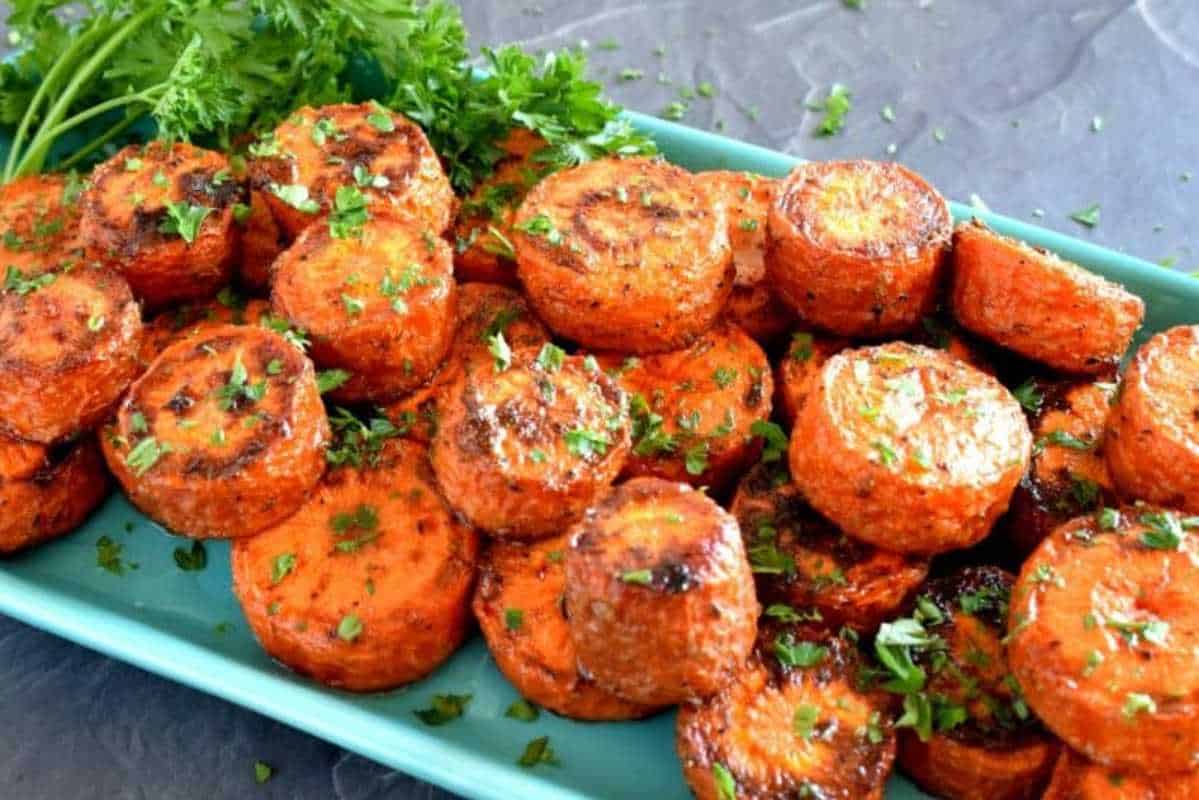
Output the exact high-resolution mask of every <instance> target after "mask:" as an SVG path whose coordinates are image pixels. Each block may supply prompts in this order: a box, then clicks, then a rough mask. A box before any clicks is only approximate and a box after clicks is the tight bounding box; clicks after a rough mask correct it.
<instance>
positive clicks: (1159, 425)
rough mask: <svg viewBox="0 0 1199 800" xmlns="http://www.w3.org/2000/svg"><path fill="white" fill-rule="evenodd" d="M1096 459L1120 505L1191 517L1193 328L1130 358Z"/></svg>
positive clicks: (1195, 431) (1195, 470)
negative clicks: (1102, 461)
mask: <svg viewBox="0 0 1199 800" xmlns="http://www.w3.org/2000/svg"><path fill="white" fill-rule="evenodd" d="M1104 455H1105V457H1106V460H1107V468H1108V469H1109V470H1110V471H1111V475H1112V479H1113V480H1114V481H1115V482H1116V487H1117V488H1118V489H1119V490H1120V491H1121V492H1122V493H1123V494H1125V495H1126V496H1127V497H1128V498H1130V499H1137V500H1145V501H1148V502H1150V503H1159V504H1162V505H1168V506H1172V507H1175V508H1183V509H1186V510H1187V511H1192V512H1194V511H1199V325H1181V326H1178V327H1176V328H1171V329H1170V330H1168V331H1163V332H1162V333H1159V334H1157V335H1156V336H1154V337H1153V338H1152V339H1150V340H1149V341H1148V342H1146V343H1145V344H1144V345H1143V346H1142V347H1141V348H1140V349H1139V350H1138V351H1137V354H1136V356H1135V357H1134V358H1133V360H1132V364H1131V366H1129V368H1128V371H1127V373H1125V375H1124V382H1123V384H1122V385H1121V387H1120V398H1119V400H1118V401H1117V402H1116V407H1115V408H1114V409H1113V411H1112V414H1111V416H1110V417H1108V425H1107V434H1106V437H1105V445H1104Z"/></svg>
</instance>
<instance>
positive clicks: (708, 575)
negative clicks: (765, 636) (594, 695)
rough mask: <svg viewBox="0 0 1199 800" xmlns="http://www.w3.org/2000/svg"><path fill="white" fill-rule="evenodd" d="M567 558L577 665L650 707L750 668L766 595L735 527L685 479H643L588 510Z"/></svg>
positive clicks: (714, 686) (709, 688)
mask: <svg viewBox="0 0 1199 800" xmlns="http://www.w3.org/2000/svg"><path fill="white" fill-rule="evenodd" d="M570 536H571V538H570V549H569V550H568V552H567V554H566V613H567V616H568V618H569V619H570V632H571V638H572V640H573V641H574V645H575V649H576V650H577V651H578V660H579V668H580V670H582V672H583V674H584V675H587V676H589V677H590V678H592V679H593V680H595V682H596V684H598V685H599V686H600V687H602V688H604V689H607V690H608V691H610V692H613V693H614V694H617V695H619V696H621V697H623V698H625V699H626V700H631V701H634V702H638V703H645V704H651V705H657V704H662V705H666V704H672V703H680V702H686V701H694V700H698V699H701V698H704V697H707V696H709V695H712V694H714V693H715V692H717V691H719V690H720V689H721V688H722V687H723V686H724V685H725V684H727V683H728V682H729V681H730V680H731V679H732V677H733V676H734V675H735V674H736V673H737V671H738V670H739V669H740V668H741V667H742V665H743V664H744V661H745V658H746V656H747V655H748V654H749V652H750V649H751V648H752V646H753V642H754V636H755V635H756V632H757V624H756V622H757V616H758V611H759V606H758V601H757V600H756V599H755V597H754V588H753V576H752V574H751V573H750V568H749V562H748V561H747V560H746V557H745V549H744V547H743V545H742V543H741V535H740V532H739V531H738V529H737V522H736V520H735V519H733V517H732V516H731V515H730V514H728V512H726V511H725V510H724V509H722V508H720V506H718V505H716V503H714V502H713V501H712V500H710V499H708V497H707V496H705V495H704V494H702V493H700V492H698V491H696V490H694V489H692V488H691V487H690V486H687V485H686V484H682V483H672V482H669V481H664V480H661V479H659V478H634V479H633V480H631V481H628V482H627V483H624V484H621V485H620V486H618V487H616V488H615V489H614V490H613V491H612V492H611V494H609V495H608V496H607V497H606V498H604V500H602V501H601V502H600V503H598V504H596V505H594V506H592V507H591V508H589V509H588V510H587V513H586V514H585V515H584V517H583V519H582V520H581V521H580V522H579V523H578V524H577V525H576V526H575V527H574V528H573V529H572V531H571V535H570Z"/></svg>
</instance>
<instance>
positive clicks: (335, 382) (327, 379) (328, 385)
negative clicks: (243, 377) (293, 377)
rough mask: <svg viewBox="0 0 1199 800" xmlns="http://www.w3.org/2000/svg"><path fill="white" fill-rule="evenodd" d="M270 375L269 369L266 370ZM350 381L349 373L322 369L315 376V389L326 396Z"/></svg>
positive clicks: (341, 370) (340, 370)
mask: <svg viewBox="0 0 1199 800" xmlns="http://www.w3.org/2000/svg"><path fill="white" fill-rule="evenodd" d="M267 372H268V373H270V369H269V368H268V369H267ZM349 379H350V373H349V372H348V371H346V370H344V369H324V370H321V371H320V372H318V373H317V374H316V388H317V391H319V392H320V393H321V394H327V393H329V392H331V391H333V390H334V389H337V388H338V387H340V386H343V385H345V382H346V381H348V380H349Z"/></svg>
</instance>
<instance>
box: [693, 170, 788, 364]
mask: <svg viewBox="0 0 1199 800" xmlns="http://www.w3.org/2000/svg"><path fill="white" fill-rule="evenodd" d="M695 179H696V181H698V182H699V184H700V186H702V187H704V188H705V189H706V190H707V191H708V193H709V194H711V195H712V199H713V200H714V201H715V202H717V203H720V204H723V205H724V208H725V218H726V220H727V225H728V232H729V243H730V245H731V246H732V248H733V267H734V269H735V270H736V273H737V274H736V277H735V278H734V279H733V292H732V294H731V295H729V302H728V305H727V306H726V307H725V311H724V313H725V316H726V317H727V318H728V320H729V321H730V322H732V323H733V324H735V325H737V326H738V327H740V328H741V329H743V330H744V331H745V332H746V333H748V334H749V335H750V336H752V337H753V338H754V339H756V340H758V341H759V342H762V343H767V342H770V341H772V340H773V339H775V338H777V337H778V336H779V335H780V334H782V333H783V332H784V331H786V330H787V328H788V327H789V326H790V325H791V321H792V318H793V317H794V316H795V315H794V314H792V313H791V309H789V308H787V306H786V305H784V304H783V302H782V301H781V300H779V299H778V298H777V297H775V295H774V292H773V291H772V290H771V288H770V285H769V284H768V283H767V281H766V261H765V257H766V255H765V254H766V216H767V214H768V212H769V210H770V204H771V202H773V200H774V192H775V189H776V187H777V186H778V181H776V180H773V179H771V178H765V177H762V176H761V175H753V174H751V173H748V172H732V171H724V170H721V171H716V172H700V173H698V174H697V175H696V176H695Z"/></svg>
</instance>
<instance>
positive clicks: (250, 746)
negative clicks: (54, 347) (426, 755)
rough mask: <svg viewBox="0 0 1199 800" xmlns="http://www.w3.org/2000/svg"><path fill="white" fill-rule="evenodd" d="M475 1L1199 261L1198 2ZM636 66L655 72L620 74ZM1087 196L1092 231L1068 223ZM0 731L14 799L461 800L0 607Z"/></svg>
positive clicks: (706, 109) (708, 112) (517, 36)
mask: <svg viewBox="0 0 1199 800" xmlns="http://www.w3.org/2000/svg"><path fill="white" fill-rule="evenodd" d="M463 5H464V7H465V16H466V18H467V21H468V24H469V27H470V29H471V31H472V32H473V34H474V41H475V42H476V43H500V42H506V41H511V40H519V41H522V42H524V43H526V44H528V45H530V46H532V47H545V48H550V47H558V46H562V45H573V44H578V43H579V42H580V41H582V40H586V41H588V42H589V43H590V50H591V54H592V59H593V64H594V66H595V67H596V68H597V69H599V70H602V72H601V73H600V75H601V77H603V78H604V79H605V80H606V81H607V82H608V83H609V85H610V86H611V89H612V94H613V95H614V96H615V97H616V98H617V99H619V100H620V101H622V102H623V103H625V104H626V105H627V106H628V107H630V108H635V109H640V110H644V111H648V112H651V113H654V112H657V111H659V110H661V109H662V108H664V107H665V106H666V105H668V104H669V103H670V102H672V101H675V100H679V99H680V97H679V93H678V92H679V88H680V87H691V88H694V87H695V86H697V85H699V84H700V83H702V82H704V81H707V82H710V83H711V84H712V85H713V87H714V90H715V91H714V96H713V97H712V98H710V99H706V98H702V97H696V98H695V99H692V100H690V101H689V102H688V105H689V110H688V112H687V113H686V115H685V116H684V118H683V120H682V121H683V122H684V123H685V124H689V125H693V126H696V127H700V128H708V129H716V128H723V132H724V133H725V134H727V135H729V136H732V137H735V138H741V139H746V140H749V141H752V142H757V143H759V144H763V145H767V146H769V147H775V148H779V149H783V150H787V151H789V152H792V153H795V154H798V155H802V156H805V157H807V158H814V159H827V158H840V157H852V156H864V157H872V158H881V157H885V156H886V155H887V148H888V145H890V144H894V145H895V153H894V158H896V159H899V160H902V161H903V162H905V163H907V164H908V165H910V166H912V167H913V168H915V169H916V170H918V171H920V172H922V173H923V174H924V175H926V176H927V177H928V178H929V179H930V180H931V181H932V182H933V183H934V184H935V185H936V186H938V187H939V188H940V189H941V190H942V191H943V192H944V193H945V194H946V195H948V196H949V197H952V198H955V199H959V200H963V201H969V199H970V197H971V195H972V194H976V195H978V197H980V198H981V199H982V201H983V202H985V203H986V204H987V205H988V206H989V207H990V208H992V209H993V210H995V211H998V212H1001V213H1005V214H1009V215H1011V216H1014V217H1018V218H1022V219H1025V220H1029V221H1032V222H1036V223H1038V224H1041V225H1044V226H1047V227H1050V228H1055V229H1057V230H1061V231H1065V232H1067V233H1069V234H1072V235H1075V236H1079V237H1081V238H1084V239H1090V240H1093V241H1095V242H1098V243H1100V244H1103V245H1106V246H1108V247H1112V248H1115V249H1118V250H1125V251H1127V252H1129V253H1133V254H1136V255H1139V256H1142V257H1144V258H1147V259H1150V260H1154V261H1156V260H1159V259H1169V258H1174V259H1176V265H1175V268H1177V269H1182V270H1186V271H1192V270H1196V269H1199V253H1196V252H1195V249H1194V248H1195V246H1196V241H1195V237H1196V233H1197V232H1199V225H1197V224H1196V223H1195V222H1193V220H1192V218H1191V216H1190V211H1191V209H1192V208H1193V206H1194V201H1195V198H1196V197H1197V196H1199V135H1197V133H1196V132H1199V4H1196V3H1195V2H1193V0H1137V2H1130V1H1129V0H1052V1H1051V2H1046V1H1045V0H867V2H866V9H865V10H864V11H853V10H850V9H848V8H846V7H845V6H844V5H843V3H842V2H841V0H823V2H811V1H809V0H804V1H802V2H801V1H800V0H770V1H768V0H755V1H752V2H728V0H691V1H690V2H688V1H686V0H674V1H668V2H642V3H637V2H623V3H622V2H594V0H562V1H561V2H541V3H529V2H514V1H513V0H497V2H482V1H478V2H465V3H463ZM2 7H3V4H2V3H0V9H2ZM610 43H615V45H616V46H615V47H613V46H611V44H610ZM658 47H661V48H663V52H662V54H661V55H655V53H654V51H655V48H658ZM625 68H632V69H638V70H643V71H644V76H643V77H641V78H640V79H636V80H621V79H620V78H619V73H620V71H621V70H623V69H625ZM659 73H661V74H662V76H663V78H664V79H665V80H669V81H670V83H669V84H665V83H661V82H659V80H658V75H659ZM833 83H841V84H844V85H845V86H846V87H848V88H849V89H850V90H851V91H852V93H853V110H852V111H851V112H850V114H849V115H848V118H847V123H846V126H845V130H844V131H843V132H842V133H841V134H840V135H837V136H834V137H830V138H824V139H821V138H816V137H814V136H813V134H812V131H813V128H814V126H815V124H816V122H817V120H818V117H819V115H818V114H814V113H812V112H810V111H806V110H805V108H804V104H805V102H808V101H813V100H815V99H817V98H821V97H823V96H824V95H825V94H826V93H827V91H828V89H829V87H830V86H831V85H832V84H833ZM888 105H889V106H891V107H892V108H893V110H894V122H893V123H889V122H887V121H886V120H884V119H883V118H882V116H881V113H880V112H881V110H882V109H883V107H884V106H888ZM1097 117H1098V118H1101V120H1102V125H1101V126H1099V127H1102V130H1100V131H1098V132H1096V131H1094V130H1093V129H1092V128H1093V120H1094V119H1095V118H1097ZM937 131H940V132H941V135H937V134H936V132H937ZM939 139H940V141H939ZM1192 171H1193V172H1195V173H1196V178H1195V179H1194V180H1190V173H1191V172H1192ZM1092 203H1099V204H1100V205H1101V207H1102V214H1101V221H1100V223H1099V225H1098V226H1096V227H1095V228H1094V229H1088V228H1085V227H1083V226H1081V225H1079V224H1077V223H1075V222H1072V221H1071V220H1070V219H1069V215H1070V214H1071V213H1072V212H1074V211H1077V210H1079V209H1081V208H1084V207H1086V206H1089V205H1091V204H1092ZM1037 210H1040V214H1037V213H1036V212H1037ZM1042 214H1043V216H1041V215H1042ZM0 719H2V720H3V721H4V724H3V725H0V786H2V787H4V788H3V790H2V791H0V794H2V795H3V796H4V797H5V798H12V800H43V799H44V800H63V798H84V797H87V798H91V797H97V798H99V797H103V798H114V799H115V798H153V799H154V800H168V799H169V798H193V797H203V798H205V799H206V800H224V798H231V799H232V798H243V797H249V796H252V797H263V798H267V797H280V798H283V797H288V798H331V797H332V798H339V800H375V799H379V800H381V799H382V798H388V800H426V799H431V798H438V799H439V800H440V799H442V798H448V797H449V795H447V794H445V793H443V792H440V791H438V790H436V789H433V788H432V787H429V786H427V785H424V784H421V783H419V782H417V781H413V780H411V779H409V778H407V777H405V776H403V775H400V774H398V773H396V772H394V771H392V770H389V769H387V768H385V767H381V766H378V765H376V764H374V763H373V762H370V761H368V760H366V759H363V758H361V757H358V756H355V755H352V754H349V753H346V752H344V751H342V750H340V749H339V748H336V747H333V746H332V745H328V744H325V743H324V742H321V741H319V740H316V739H313V738H311V737H309V736H307V735H305V734H302V733H298V732H296V731H293V730H291V729H289V728H287V727H285V726H283V725H280V724H277V723H274V722H271V721H269V720H267V719H265V718H263V717H260V716H258V715H256V714H253V713H251V712H249V711H245V710H242V709H240V708H237V707H235V706H232V705H230V704H228V703H225V702H223V701H221V700H216V699H213V698H211V697H208V696H206V695H203V694H200V693H198V692H195V691H193V690H190V689H187V688H184V687H182V686H177V685H175V684H172V683H170V682H169V681H166V680H163V679H160V678H157V677H154V676H152V675H149V674H147V673H145V672H142V671H140V670H137V669H135V668H133V667H129V666H125V665H123V664H120V663H118V662H115V661H112V660H110V659H107V658H104V657H102V656H99V655H96V654H94V653H92V652H90V651H87V650H83V649H81V648H79V647H76V646H75V645H73V644H69V643H67V642H65V641H62V640H59V639H57V638H55V637H53V636H50V635H48V634H44V633H41V632H39V631H36V630H34V629H32V628H29V627H27V626H25V625H22V624H20V623H18V622H15V621H13V620H10V619H7V618H4V617H0ZM256 759H262V760H264V761H266V762H268V763H271V764H273V765H274V766H275V767H276V769H277V772H276V775H275V777H274V779H273V780H272V781H271V782H270V783H268V784H267V785H265V786H256V785H255V784H254V782H253V763H254V761H255V760H256Z"/></svg>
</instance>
